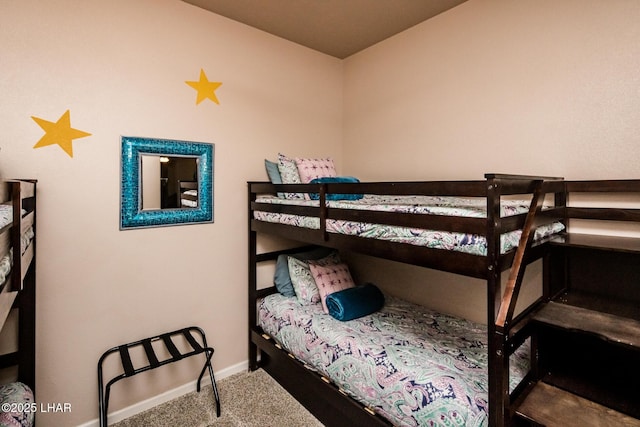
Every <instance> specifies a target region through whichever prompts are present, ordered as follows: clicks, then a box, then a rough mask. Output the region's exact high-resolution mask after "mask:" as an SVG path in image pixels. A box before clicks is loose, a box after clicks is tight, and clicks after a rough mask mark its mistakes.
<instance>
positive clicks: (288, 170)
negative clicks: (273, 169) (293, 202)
mask: <svg viewBox="0 0 640 427" xmlns="http://www.w3.org/2000/svg"><path fill="white" fill-rule="evenodd" d="M278 172H280V178H281V179H282V183H283V184H301V183H302V181H300V174H299V173H298V166H297V165H296V161H295V160H293V159H290V158H289V157H287V156H285V155H284V154H282V153H278ZM284 196H285V198H286V199H304V198H305V197H304V194H303V193H285V195H284Z"/></svg>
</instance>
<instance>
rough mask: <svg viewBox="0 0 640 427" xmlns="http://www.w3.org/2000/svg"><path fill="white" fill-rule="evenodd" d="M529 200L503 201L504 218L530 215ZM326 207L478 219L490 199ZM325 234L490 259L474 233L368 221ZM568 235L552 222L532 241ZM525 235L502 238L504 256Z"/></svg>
mask: <svg viewBox="0 0 640 427" xmlns="http://www.w3.org/2000/svg"><path fill="white" fill-rule="evenodd" d="M256 201H257V202H259V203H276V204H290V205H291V204H293V205H303V206H319V201H317V200H301V199H295V200H289V199H284V198H281V197H260V198H258V199H257V200H256ZM529 203H530V202H529V201H527V200H503V201H502V202H501V209H500V210H501V213H500V214H501V216H503V217H504V216H511V215H517V214H521V213H526V212H527V211H528V210H529ZM327 205H328V206H329V207H333V208H341V209H361V210H376V211H385V212H401V213H412V214H426V215H450V216H464V217H475V218H486V216H487V215H486V210H487V208H486V199H485V198H482V197H465V198H463V197H442V196H375V195H366V196H364V198H362V199H361V200H358V201H348V200H338V201H328V202H327ZM254 217H255V219H257V220H260V221H266V222H275V223H280V224H287V225H293V226H296V227H306V228H312V229H319V228H320V219H319V218H317V217H308V216H299V215H292V214H283V213H277V212H263V211H254ZM326 226H327V231H329V232H332V233H339V234H348V235H352V236H359V237H366V238H372V239H380V240H386V241H391V242H396V243H409V244H412V245H418V246H424V247H428V248H434V249H446V250H454V251H460V252H466V253H470V254H474V255H480V256H485V255H486V254H487V241H486V239H485V237H484V236H479V235H475V234H466V233H457V232H447V231H436V230H424V229H419V228H408V227H398V226H391V225H384V224H371V223H366V222H356V221H344V220H331V219H328V220H327V224H326ZM562 230H564V225H563V224H562V223H559V222H557V223H553V224H549V225H545V226H542V227H538V228H537V229H536V231H535V235H534V239H542V238H544V237H546V236H549V235H552V234H555V233H559V232H561V231H562ZM521 234H522V233H521V231H519V230H515V231H511V232H509V233H505V234H503V235H502V236H500V246H501V249H500V250H501V253H505V252H508V251H510V250H511V249H513V248H516V247H517V246H518V243H519V241H520V235H521Z"/></svg>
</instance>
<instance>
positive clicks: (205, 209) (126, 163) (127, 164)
mask: <svg viewBox="0 0 640 427" xmlns="http://www.w3.org/2000/svg"><path fill="white" fill-rule="evenodd" d="M147 154H148V155H155V156H167V157H194V158H195V159H196V162H197V165H198V166H197V182H198V205H197V207H195V208H175V209H144V210H143V209H142V205H141V200H142V196H141V192H142V177H141V172H142V170H141V169H142V168H141V164H142V159H141V156H142V155H147ZM213 160H214V145H213V144H209V143H204V142H190V141H177V140H171V139H154V138H139V137H130V136H123V137H121V166H122V168H121V176H120V230H126V229H132V228H144V227H163V226H171V225H183V224H194V223H203V222H213Z"/></svg>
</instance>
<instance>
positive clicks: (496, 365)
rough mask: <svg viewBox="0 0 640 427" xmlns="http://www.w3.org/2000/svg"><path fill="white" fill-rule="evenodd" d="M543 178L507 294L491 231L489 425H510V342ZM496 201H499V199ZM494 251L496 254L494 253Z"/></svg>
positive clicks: (496, 221)
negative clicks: (510, 331)
mask: <svg viewBox="0 0 640 427" xmlns="http://www.w3.org/2000/svg"><path fill="white" fill-rule="evenodd" d="M544 183H545V181H544V179H535V180H533V182H532V184H533V196H532V199H531V204H530V206H529V211H528V213H527V216H526V219H525V223H524V226H523V228H522V234H521V236H520V241H519V244H518V248H517V249H516V252H515V255H514V259H513V262H512V264H511V268H510V271H509V278H508V280H507V283H506V286H505V290H504V293H503V294H502V296H500V292H499V290H500V286H501V285H500V272H499V270H500V269H499V266H498V258H499V256H498V254H499V253H500V246H499V241H498V239H496V238H495V237H497V236H499V233H496V232H490V233H489V236H495V237H494V238H492V239H491V241H490V242H488V243H489V244H488V251H489V257H488V258H489V266H488V268H489V270H490V271H489V277H488V281H489V297H493V301H495V306H494V305H492V304H491V303H490V302H489V304H488V308H489V313H488V315H489V322H490V323H489V325H490V327H489V334H490V336H489V340H490V348H489V351H490V355H489V361H490V368H489V396H490V397H489V401H490V402H489V414H490V420H493V422H491V421H490V425H495V426H496V427H504V426H508V425H510V419H511V416H510V414H511V410H510V396H509V355H510V354H511V352H512V351H511V348H510V345H508V338H509V330H510V328H511V322H512V320H513V313H514V311H515V307H516V303H517V300H518V294H519V292H520V287H521V285H522V280H523V278H524V273H525V270H526V266H527V263H526V258H527V254H528V252H529V251H530V249H531V247H532V243H533V237H534V230H535V225H536V217H537V215H538V214H539V213H540V212H541V211H542V207H543V204H544V200H545V196H546V191H545V190H544ZM498 186H499V185H498V182H497V180H496V179H491V180H489V187H488V190H489V194H488V195H489V197H488V200H489V205H490V206H489V207H492V206H493V209H492V210H488V212H487V218H488V220H489V221H490V226H489V227H490V228H492V227H493V228H494V231H495V229H496V228H497V229H499V228H500V213H499V199H500V196H499V194H500V191H499V189H498ZM496 201H497V202H496ZM496 206H497V208H496ZM492 250H493V254H491V252H492ZM496 306H497V308H498V310H497V313H495V308H494V309H493V310H494V311H493V312H492V310H491V309H492V308H493V307H496Z"/></svg>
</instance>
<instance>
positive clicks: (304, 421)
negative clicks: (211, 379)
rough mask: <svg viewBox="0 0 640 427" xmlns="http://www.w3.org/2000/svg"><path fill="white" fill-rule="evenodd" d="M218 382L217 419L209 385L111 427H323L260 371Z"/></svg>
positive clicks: (278, 385) (241, 374) (237, 375)
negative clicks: (219, 409) (219, 411)
mask: <svg viewBox="0 0 640 427" xmlns="http://www.w3.org/2000/svg"><path fill="white" fill-rule="evenodd" d="M217 384H218V393H219V394H220V402H221V403H220V404H221V408H222V410H221V416H220V418H217V417H216V410H215V404H214V400H213V391H212V389H211V385H209V386H207V387H203V388H202V391H201V392H200V393H198V392H196V391H193V392H191V393H187V394H185V395H184V396H181V397H178V398H176V399H174V400H172V401H170V402H166V403H163V404H161V405H158V406H157V407H155V408H152V409H149V410H147V411H144V412H142V413H140V414H137V415H134V416H133V417H130V418H127V419H125V420H123V421H120V422H118V423H115V424H112V425H111V427H268V426H271V427H322V424H321V423H320V422H319V421H318V420H317V419H316V418H314V417H313V416H312V415H311V414H310V413H309V412H308V411H307V410H306V409H305V408H304V407H303V406H302V405H300V403H298V402H297V401H296V400H295V399H294V398H293V397H291V395H289V394H288V393H287V392H286V391H285V390H284V389H283V388H282V387H281V386H280V384H278V383H277V382H276V381H275V380H274V379H273V378H271V376H269V374H267V373H266V372H264V371H263V370H257V371H255V372H246V373H245V372H243V373H239V374H235V375H232V376H230V377H227V378H224V379H223V380H220V381H217Z"/></svg>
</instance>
